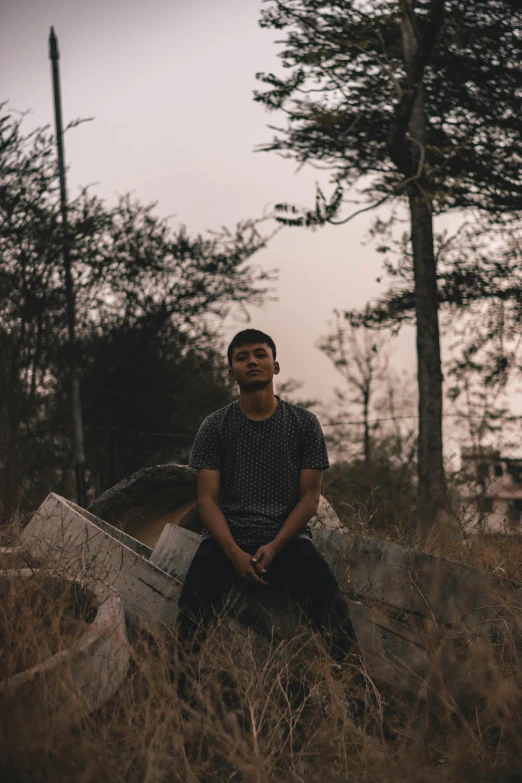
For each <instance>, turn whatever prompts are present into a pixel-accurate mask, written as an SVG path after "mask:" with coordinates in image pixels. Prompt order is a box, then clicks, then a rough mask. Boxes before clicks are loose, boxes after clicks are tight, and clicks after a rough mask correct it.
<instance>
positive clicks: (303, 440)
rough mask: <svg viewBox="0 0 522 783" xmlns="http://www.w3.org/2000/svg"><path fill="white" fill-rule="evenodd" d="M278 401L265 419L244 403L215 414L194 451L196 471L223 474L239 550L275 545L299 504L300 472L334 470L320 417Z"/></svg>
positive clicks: (222, 500)
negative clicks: (245, 410)
mask: <svg viewBox="0 0 522 783" xmlns="http://www.w3.org/2000/svg"><path fill="white" fill-rule="evenodd" d="M278 400H279V403H278V406H277V408H276V409H275V411H274V413H273V414H272V415H271V416H270V417H269V418H268V419H263V420H262V421H253V420H252V419H249V418H248V416H246V415H245V414H244V413H243V411H242V410H241V408H240V407H239V400H236V401H235V402H232V403H230V404H229V405H227V406H226V407H224V408H221V409H220V410H218V411H216V412H215V413H211V414H210V416H207V418H206V419H205V420H204V422H203V424H202V425H201V427H200V428H199V431H198V434H197V435H196V440H195V441H194V446H193V447H192V453H191V455H190V461H189V465H190V466H191V467H193V468H207V469H210V470H219V471H220V473H221V490H220V496H219V505H220V508H221V510H222V511H223V514H224V515H225V518H226V520H227V522H228V525H229V527H230V531H231V533H232V535H233V537H234V539H235V541H236V542H237V543H238V544H239V545H240V546H241V545H244V546H246V545H253V546H255V545H257V546H261V545H262V544H267V543H269V542H270V541H272V540H273V539H274V538H275V536H276V535H277V533H278V531H279V530H280V529H281V527H282V526H283V524H284V523H285V521H286V519H287V517H288V515H289V514H290V512H291V511H292V509H293V508H294V506H295V505H296V504H297V502H298V501H299V498H300V493H299V477H300V472H301V469H302V468H315V469H317V470H326V468H328V467H329V463H328V454H327V451H326V444H325V441H324V437H323V432H322V430H321V425H320V424H319V421H318V419H317V416H315V414H314V413H311V412H310V411H308V410H306V408H301V407H299V406H298V405H293V404H292V403H290V402H285V401H284V400H280V399H279V398H278ZM209 535H210V533H209V532H208V530H206V529H205V530H204V532H203V537H204V538H208V537H209ZM303 535H308V536H309V535H310V531H309V529H308V528H306V532H304V533H301V536H303Z"/></svg>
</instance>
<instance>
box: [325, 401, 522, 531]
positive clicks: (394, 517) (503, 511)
mask: <svg viewBox="0 0 522 783" xmlns="http://www.w3.org/2000/svg"><path fill="white" fill-rule="evenodd" d="M417 423H418V417H417V416H416V415H400V416H385V417H380V418H369V419H368V420H367V421H364V420H361V419H359V418H353V419H347V418H337V419H328V418H327V417H325V419H324V421H323V429H324V432H325V435H326V439H327V443H328V446H329V452H330V461H331V463H333V467H332V468H331V470H330V471H329V472H328V473H327V474H326V476H325V479H326V492H327V493H328V492H330V497H331V499H332V500H333V501H334V502H335V504H336V507H337V508H338V509H340V511H341V514H342V515H343V516H344V517H345V521H346V522H347V523H349V524H352V525H353V524H354V521H355V522H358V523H359V524H361V526H374V527H377V528H380V529H388V530H389V529H390V527H393V528H401V527H402V528H405V527H410V528H411V527H412V523H414V522H415V519H414V516H415V509H416V507H417V502H418V498H417V476H416V437H417ZM365 432H366V437H365ZM443 442H444V463H445V471H446V478H447V482H448V492H449V497H450V504H451V509H452V511H453V513H454V515H455V516H456V518H457V520H458V522H459V525H460V527H461V529H462V531H463V532H464V534H466V535H475V534H482V535H496V534H503V535H514V534H521V533H522V419H521V418H520V417H514V416H506V417H505V418H503V419H502V418H499V419H496V420H495V421H494V422H490V423H489V424H488V423H486V422H485V421H484V419H483V417H476V418H473V417H469V416H468V417H463V416H462V414H452V413H449V414H447V415H445V416H444V424H443Z"/></svg>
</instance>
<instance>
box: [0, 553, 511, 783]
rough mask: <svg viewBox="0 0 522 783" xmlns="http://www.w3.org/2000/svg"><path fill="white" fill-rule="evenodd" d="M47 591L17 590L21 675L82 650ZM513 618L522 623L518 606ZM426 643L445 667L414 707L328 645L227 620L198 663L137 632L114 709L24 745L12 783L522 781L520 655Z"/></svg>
mask: <svg viewBox="0 0 522 783" xmlns="http://www.w3.org/2000/svg"><path fill="white" fill-rule="evenodd" d="M516 546H520V543H518V544H517V542H515V541H514V540H513V539H510V540H509V541H502V542H497V541H493V542H491V541H478V540H477V541H476V542H475V543H474V544H473V547H472V548H471V549H470V547H469V546H468V547H462V550H461V555H462V556H461V557H459V559H469V560H470V561H471V562H472V564H474V565H482V566H486V567H487V568H489V569H490V570H494V571H496V572H497V573H501V572H502V570H503V571H504V572H505V575H506V576H510V575H511V574H512V573H513V570H512V569H516V566H517V558H518V557H519V555H518V554H517V552H518V551H519V550H516V549H514V550H513V551H511V550H510V547H516ZM519 562H520V561H519ZM31 589H33V591H34V592H35V595H33V596H31V595H30V591H31ZM18 590H21V591H23V592H22V593H21V594H20V595H23V599H22V600H21V601H20V600H19V599H20V596H17V591H18ZM41 593H42V585H39V584H38V581H35V580H30V581H29V582H27V580H26V581H25V582H24V584H23V585H21V584H20V580H19V581H18V582H16V581H15V582H13V583H12V587H11V593H10V595H11V596H12V598H11V599H10V600H11V601H12V606H13V607H14V606H15V605H16V610H15V609H14V608H13V609H12V610H11V609H10V610H9V611H8V612H7V613H4V618H3V619H2V622H3V625H2V633H3V636H4V639H5V640H6V641H7V642H8V645H9V646H10V649H15V650H17V655H19V656H21V657H20V664H19V666H23V665H27V663H29V662H30V661H32V660H35V658H34V656H35V655H41V654H43V653H44V654H47V653H51V652H52V650H53V649H56V644H58V645H61V646H62V647H63V646H64V645H65V644H68V643H70V638H69V639H66V638H65V636H64V635H63V633H62V625H61V623H63V617H64V614H66V612H65V611H64V609H65V607H66V606H67V602H68V601H69V598H68V597H67V593H64V594H63V595H61V596H55V599H54V600H53V601H52V602H49V601H47V602H46V603H45V618H46V621H45V622H43V623H41V622H40V608H41V607H42V606H43V604H39V603H38V602H39V601H41ZM8 605H10V604H9V603H8ZM512 610H513V618H514V623H515V625H516V624H517V623H519V624H520V619H519V614H520V613H519V609H518V607H516V606H513V607H512ZM24 611H26V614H25V615H24ZM50 629H51V630H52V633H51V637H52V639H54V641H53V642H52V643H51V642H50V641H49V639H50V637H49V633H50ZM518 631H519V632H520V633H519V635H520V637H521V638H522V628H519V629H518ZM53 634H54V635H53ZM424 634H425V642H426V646H427V647H428V649H430V650H431V653H432V656H433V661H434V666H433V669H432V671H431V672H430V674H429V676H428V677H427V679H426V684H425V686H426V687H425V697H423V698H420V697H419V698H413V697H411V696H406V695H404V693H401V689H400V683H397V685H398V686H399V687H398V688H396V689H389V688H386V687H383V686H382V685H379V683H378V682H376V681H375V680H374V679H373V678H372V676H371V674H370V672H369V670H368V669H367V668H366V666H365V664H364V662H363V661H362V659H361V658H360V657H357V656H354V657H353V659H352V660H351V661H350V662H349V663H347V664H346V665H344V666H343V667H341V669H340V670H337V669H336V668H335V667H333V666H332V661H331V660H330V659H329V657H328V656H327V655H326V653H325V651H324V648H323V647H322V644H321V643H320V641H319V639H318V638H317V637H315V636H313V637H311V638H308V641H307V642H306V643H304V642H303V639H302V638H294V639H289V640H275V639H273V640H267V639H266V638H263V637H260V636H259V635H258V634H255V633H254V632H253V631H250V630H249V631H247V630H245V629H243V630H242V631H240V630H239V629H238V627H237V625H236V624H235V621H234V620H232V619H230V617H229V616H223V617H222V618H221V619H220V620H219V622H218V623H217V624H216V625H215V627H213V628H212V629H211V631H210V633H209V635H208V636H207V638H206V640H205V642H204V643H203V646H202V649H201V651H200V653H199V654H198V655H195V654H186V653H185V652H183V651H182V650H181V649H180V648H179V647H178V643H177V640H176V638H175V636H174V635H172V637H170V638H168V639H161V640H160V639H159V638H157V637H156V636H155V635H154V634H152V633H144V632H143V631H141V632H137V631H134V634H133V636H132V639H131V647H132V665H131V669H130V672H129V676H128V677H127V679H126V681H125V682H124V684H123V685H122V686H121V687H120V689H119V690H118V692H117V693H116V694H115V695H114V696H113V697H112V698H111V700H110V702H109V703H107V704H105V706H104V707H103V708H102V709H101V710H99V711H97V712H96V713H94V714H91V715H89V716H87V717H83V718H79V717H78V718H75V717H74V716H73V717H72V718H71V720H70V723H69V726H68V728H67V729H64V730H63V731H61V732H60V733H59V735H58V737H56V736H55V735H53V737H52V741H51V740H50V744H49V746H48V747H46V748H45V749H43V750H32V751H29V752H28V751H27V748H26V747H25V744H24V741H23V738H20V741H19V742H18V743H13V744H12V745H11V746H10V747H2V748H0V758H3V759H4V761H3V763H2V766H1V767H0V780H2V781H9V783H44V782H45V783H48V782H49V783H51V782H52V783H55V782H56V783H70V781H75V783H91V782H92V783H94V781H111V783H171V782H172V783H175V782H178V781H179V783H181V782H182V781H183V783H227V782H228V781H230V783H265V782H266V783H267V782H268V781H269V780H270V781H276V783H286V782H287V781H293V782H294V783H297V781H301V782H302V783H315V782H316V781H317V782H319V781H324V782H325V783H348V781H349V782H350V783H359V781H360V783H363V781H364V782H366V781H372V783H385V782H386V783H402V781H405V782H406V781H407V782H408V783H431V782H432V781H433V782H435V781H444V783H462V782H463V781H468V780H470V781H473V783H493V781H494V782H495V783H515V782H516V781H520V780H522V761H521V759H522V710H521V697H522V675H521V669H520V667H519V664H518V654H517V650H516V647H515V646H514V645H511V646H510V647H509V654H507V648H506V647H505V646H504V647H503V646H502V645H500V644H495V643H494V642H492V641H491V640H490V639H488V638H478V637H471V636H470V635H466V634H465V633H464V632H463V631H462V630H461V631H458V632H457V631H456V630H455V631H452V630H451V629H449V630H448V631H447V632H446V634H445V635H444V636H437V635H434V634H433V629H432V628H430V627H429V626H428V625H427V626H426V628H425V630H424ZM53 645H54V646H53ZM4 646H5V645H4ZM22 651H24V652H22ZM11 668H12V667H11ZM456 672H458V676H456ZM27 730H28V732H30V731H31V727H27Z"/></svg>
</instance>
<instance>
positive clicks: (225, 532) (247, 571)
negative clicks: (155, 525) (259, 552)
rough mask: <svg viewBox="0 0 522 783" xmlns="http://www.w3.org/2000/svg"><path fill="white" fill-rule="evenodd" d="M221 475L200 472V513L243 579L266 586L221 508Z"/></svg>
mask: <svg viewBox="0 0 522 783" xmlns="http://www.w3.org/2000/svg"><path fill="white" fill-rule="evenodd" d="M220 486H221V473H220V472H219V470H204V469H200V470H198V500H199V513H200V515H201V518H202V520H203V522H204V523H205V525H206V527H207V530H208V531H209V533H210V535H211V536H212V537H213V538H214V539H215V540H216V541H217V542H218V544H219V545H220V547H221V548H222V549H223V551H224V552H225V554H226V556H227V557H228V559H229V560H230V561H231V563H232V565H233V566H234V568H235V569H236V572H237V573H238V575H239V576H240V577H242V578H243V579H248V580H249V581H250V582H259V583H261V584H263V585H264V584H266V582H264V581H263V580H262V579H261V578H260V577H259V575H258V574H257V572H256V570H255V568H254V566H253V565H252V558H251V557H250V555H249V554H247V553H246V552H243V550H242V549H241V548H240V547H239V546H238V545H237V544H236V542H235V541H234V539H233V537H232V533H231V532H230V528H229V526H228V522H227V520H226V518H225V515H224V514H223V512H222V511H221V508H220V507H219V489H220Z"/></svg>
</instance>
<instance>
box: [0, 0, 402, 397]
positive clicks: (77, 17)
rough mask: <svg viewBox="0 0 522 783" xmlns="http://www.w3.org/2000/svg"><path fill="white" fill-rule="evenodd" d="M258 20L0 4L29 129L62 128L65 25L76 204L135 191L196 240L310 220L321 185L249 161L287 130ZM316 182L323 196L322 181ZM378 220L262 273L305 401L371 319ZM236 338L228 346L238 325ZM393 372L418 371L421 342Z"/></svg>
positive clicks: (1, 66)
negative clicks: (210, 232)
mask: <svg viewBox="0 0 522 783" xmlns="http://www.w3.org/2000/svg"><path fill="white" fill-rule="evenodd" d="M260 8H261V4H260V2H259V0H220V2H215V0H212V1H210V0H183V1H181V0H148V1H147V3H144V2H143V1H142V0H140V2H138V0H125V2H123V0H90V2H85V0H81V1H80V0H1V2H0V9H1V10H0V73H1V75H2V82H1V84H2V96H3V98H4V99H8V100H9V102H10V105H11V107H12V108H16V109H19V110H21V111H25V110H27V109H30V110H31V111H32V115H31V117H30V118H29V119H28V120H27V125H28V127H29V126H30V125H37V124H46V123H52V121H53V114H52V92H51V78H50V63H49V59H48V34H49V28H50V26H51V25H54V27H55V30H56V33H57V36H58V40H59V47H60V54H61V61H60V62H61V77H62V99H63V114H64V121H65V122H67V121H69V120H71V119H74V118H77V117H94V118H95V119H94V121H93V122H90V123H87V124H85V125H82V126H81V127H79V128H77V129H75V130H73V131H72V132H70V133H69V134H68V135H67V140H66V160H67V163H68V164H69V166H70V172H69V175H68V176H69V180H68V186H69V192H70V193H71V195H74V194H76V193H77V189H78V187H79V185H86V184H89V183H96V184H95V190H96V191H97V192H98V193H99V194H100V195H102V196H103V197H105V198H107V199H108V200H110V201H114V200H115V198H116V196H117V194H119V193H120V194H121V193H125V192H127V191H130V190H132V191H134V193H135V195H136V197H137V198H139V199H140V200H142V201H143V202H150V201H158V207H157V212H158V214H160V215H163V216H167V215H172V216H173V218H172V223H173V225H176V224H177V223H185V224H186V225H187V227H188V230H189V233H197V232H200V231H201V232H205V230H206V229H218V228H220V227H221V226H222V225H226V226H230V227H233V226H234V224H235V223H236V222H237V221H238V220H240V219H243V218H249V217H256V216H260V215H261V214H262V213H263V210H264V208H265V206H266V205H267V204H269V203H276V202H278V201H289V202H293V203H300V204H308V205H312V204H313V200H314V194H315V189H314V186H315V182H316V180H317V179H318V176H319V172H317V171H315V170H313V169H311V168H309V169H303V170H302V171H301V172H299V173H296V169H297V165H296V163H295V162H293V161H289V160H283V159H282V158H280V157H279V156H277V155H276V154H275V153H259V152H258V153H255V152H254V147H255V146H256V145H257V144H260V143H262V142H266V141H267V140H269V139H270V138H271V136H272V131H271V130H269V129H268V128H267V124H268V123H272V124H277V118H276V117H274V116H273V115H270V114H268V113H267V112H265V110H264V109H263V107H261V106H259V105H258V104H255V103H254V102H253V99H252V92H253V90H254V89H255V87H256V79H255V73H256V72H258V71H275V70H277V69H278V67H279V66H278V60H277V58H276V52H277V51H278V48H279V47H278V46H277V45H276V44H275V43H274V38H277V37H281V36H277V35H276V34H275V32H274V31H272V30H268V31H267V30H261V29H260V27H259V25H258V16H259V11H260ZM279 119H282V118H279ZM320 181H321V182H322V184H323V185H324V186H325V187H327V178H326V176H325V175H324V174H322V179H320ZM328 192H330V190H329V189H328ZM369 220H370V219H369V217H368V216H366V215H364V216H361V217H359V218H357V219H356V220H355V221H353V222H351V223H350V224H348V225H347V226H341V227H328V228H325V229H320V230H319V231H317V232H315V233H312V232H311V231H305V230H301V229H293V230H291V229H287V230H285V231H283V232H282V233H281V234H280V235H278V236H277V237H276V239H275V240H274V241H273V242H272V243H271V244H270V246H269V247H268V248H267V249H266V250H264V251H263V252H262V253H260V254H259V255H258V256H257V257H256V259H255V260H256V262H258V263H260V264H261V265H262V266H263V267H265V268H266V269H272V268H274V267H277V268H279V281H278V283H277V296H278V301H277V302H275V303H272V304H269V305H267V306H266V308H265V309H264V310H262V311H256V310H253V311H252V316H253V318H252V325H253V326H256V327H258V328H260V329H263V330H264V331H266V332H268V333H269V334H271V335H272V337H273V338H274V340H275V341H276V344H277V346H278V352H279V358H280V361H281V366H282V373H281V376H280V378H281V379H282V380H285V379H287V378H288V377H290V376H291V377H293V378H296V379H300V380H302V381H304V382H305V386H304V388H303V392H304V393H305V394H306V395H307V396H309V397H310V396H315V397H318V398H321V399H324V400H325V399H327V398H328V397H329V395H330V391H331V389H332V387H333V386H334V385H339V381H338V378H337V375H336V372H335V370H334V368H333V367H332V365H331V364H330V362H329V361H328V359H327V358H326V357H324V356H323V355H322V354H321V353H320V351H319V350H318V349H317V348H316V343H317V340H318V338H319V336H320V335H321V334H324V333H325V331H326V330H327V322H328V320H329V319H330V318H331V314H332V310H333V309H334V308H339V309H346V308H351V307H355V306H363V305H364V304H365V303H366V302H367V301H368V299H369V298H371V297H373V296H376V295H377V294H378V293H379V292H380V291H381V290H382V284H381V285H379V284H378V283H377V282H376V278H377V277H378V276H379V274H380V272H381V259H380V257H379V256H378V254H377V253H375V250H374V248H373V247H372V246H371V245H368V244H366V245H363V244H362V242H363V241H364V240H365V238H366V232H367V229H368V226H369ZM238 316H239V313H238ZM225 328H226V333H225V335H224V336H225V337H226V338H228V337H232V335H233V334H234V332H235V331H237V330H238V329H239V328H242V324H241V323H239V322H230V323H228V324H227V325H226V327H225ZM393 356H394V359H393V363H394V364H395V365H396V366H397V367H399V368H405V367H406V368H411V369H414V367H415V358H414V338H413V330H412V329H405V330H403V333H402V334H401V336H400V337H399V339H398V341H397V343H396V347H395V349H394V353H393Z"/></svg>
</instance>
